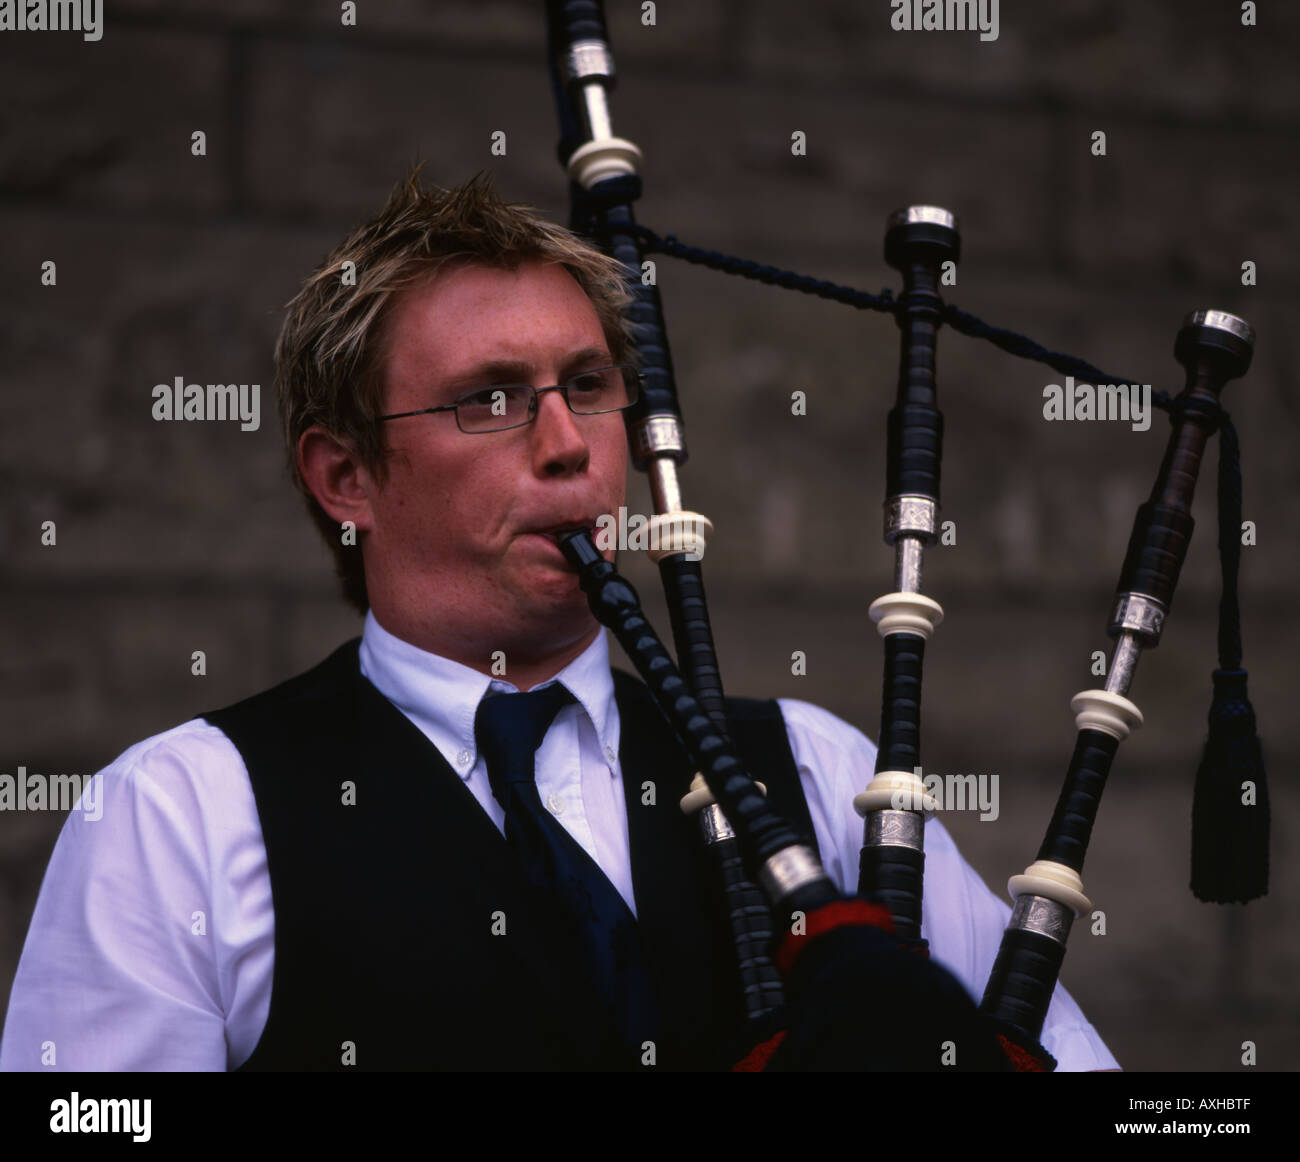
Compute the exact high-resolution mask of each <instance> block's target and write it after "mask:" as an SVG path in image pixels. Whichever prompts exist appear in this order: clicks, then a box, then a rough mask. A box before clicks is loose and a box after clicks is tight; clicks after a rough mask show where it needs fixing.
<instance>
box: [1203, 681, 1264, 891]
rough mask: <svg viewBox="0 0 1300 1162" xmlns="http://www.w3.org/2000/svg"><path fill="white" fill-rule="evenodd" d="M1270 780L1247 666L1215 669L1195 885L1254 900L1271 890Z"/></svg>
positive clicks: (1205, 754) (1204, 759)
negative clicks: (1256, 726) (1251, 698)
mask: <svg viewBox="0 0 1300 1162" xmlns="http://www.w3.org/2000/svg"><path fill="white" fill-rule="evenodd" d="M1268 830H1269V811H1268V785H1267V783H1266V781H1265V778H1264V758H1263V753H1262V750H1261V748H1260V744H1259V738H1258V736H1257V735H1256V733H1255V711H1254V708H1253V707H1252V706H1251V704H1250V698H1249V697H1248V696H1247V693H1246V671H1245V670H1215V671H1214V701H1213V703H1212V704H1211V706H1210V735H1209V738H1208V740H1207V741H1206V744H1205V753H1204V754H1203V755H1202V756H1201V765H1200V767H1199V768H1198V769H1197V771H1196V793H1195V798H1194V799H1193V802H1192V892H1193V893H1194V894H1195V896H1196V898H1197V899H1198V900H1204V901H1206V902H1207V903H1214V904H1230V903H1234V902H1240V903H1243V904H1244V903H1246V902H1247V901H1249V900H1254V899H1257V898H1258V897H1260V896H1262V895H1264V894H1265V893H1266V892H1267V891H1268Z"/></svg>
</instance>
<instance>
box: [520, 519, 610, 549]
mask: <svg viewBox="0 0 1300 1162" xmlns="http://www.w3.org/2000/svg"><path fill="white" fill-rule="evenodd" d="M533 531H534V532H536V533H537V535H538V536H542V537H545V538H546V539H547V540H549V541H551V542H552V543H553V544H558V543H559V537H560V534H561V533H570V532H579V533H590V534H592V535H593V536H594V535H595V532H596V522H595V521H594V520H576V521H565V522H564V523H562V524H556V525H551V526H550V527H549V528H544V529H535V530H533Z"/></svg>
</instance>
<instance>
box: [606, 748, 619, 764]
mask: <svg viewBox="0 0 1300 1162" xmlns="http://www.w3.org/2000/svg"><path fill="white" fill-rule="evenodd" d="M605 759H606V761H608V762H609V763H610V765H611V766H612V765H613V764H614V763H616V762H618V755H616V754H615V753H614V748H613V747H612V746H607V747H606V748H605Z"/></svg>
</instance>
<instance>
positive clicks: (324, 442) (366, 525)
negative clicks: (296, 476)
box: [298, 424, 376, 533]
mask: <svg viewBox="0 0 1300 1162" xmlns="http://www.w3.org/2000/svg"><path fill="white" fill-rule="evenodd" d="M298 471H299V472H300V473H301V474H302V478H303V481H304V482H305V483H306V485H307V487H308V488H309V489H311V494H312V495H313V496H314V497H315V498H316V502H317V503H318V504H319V505H320V506H321V508H323V509H324V510H325V511H326V512H327V513H328V514H329V515H330V517H332V518H333V519H334V520H336V521H338V522H339V524H342V523H343V522H344V521H345V520H350V521H352V522H353V523H354V524H355V525H356V528H357V532H361V533H366V532H370V531H371V529H372V528H373V527H374V514H373V510H372V508H371V503H370V501H371V497H372V496H373V495H374V493H375V491H376V486H375V480H374V477H373V476H372V475H371V473H370V472H368V471H367V470H366V467H365V465H363V464H362V463H361V458H360V457H359V456H358V455H357V454H356V452H354V451H353V450H352V449H351V448H350V447H348V446H347V445H346V444H344V443H343V442H342V441H340V440H339V439H338V438H337V437H336V436H332V435H330V433H329V432H327V431H326V430H325V429H324V428H322V427H321V426H320V425H319V424H316V425H313V426H312V427H310V428H308V429H307V430H306V431H305V432H303V434H302V435H301V436H300V437H299V438H298Z"/></svg>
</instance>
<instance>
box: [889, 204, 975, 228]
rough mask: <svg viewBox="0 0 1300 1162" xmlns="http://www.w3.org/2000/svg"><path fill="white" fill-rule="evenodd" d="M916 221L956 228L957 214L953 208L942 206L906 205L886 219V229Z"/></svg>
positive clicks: (908, 224)
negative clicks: (947, 208) (948, 208)
mask: <svg viewBox="0 0 1300 1162" xmlns="http://www.w3.org/2000/svg"><path fill="white" fill-rule="evenodd" d="M915 222H928V223H930V224H932V225H935V226H947V227H948V229H949V230H956V229H957V228H958V227H957V215H956V214H954V213H953V212H952V211H951V210H945V209H944V208H943V207H942V206H904V207H903V208H902V209H901V210H895V211H894V212H893V213H892V214H890V215H889V217H888V218H887V219H885V229H887V230H892V229H893V228H894V227H895V226H910V225H912V224H913V223H915Z"/></svg>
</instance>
